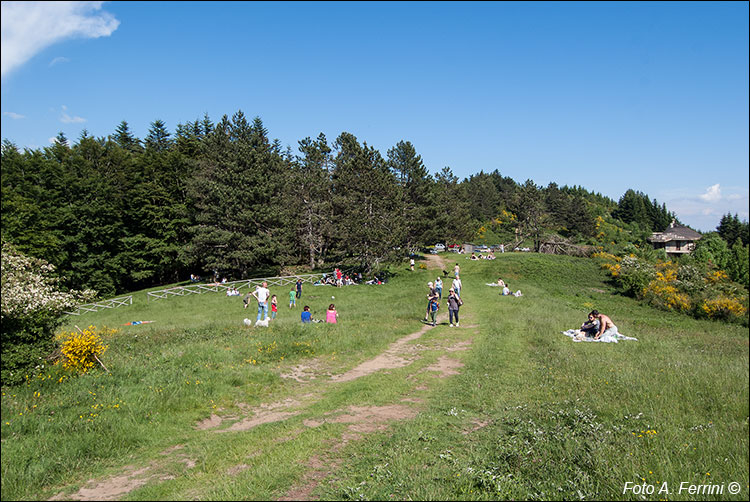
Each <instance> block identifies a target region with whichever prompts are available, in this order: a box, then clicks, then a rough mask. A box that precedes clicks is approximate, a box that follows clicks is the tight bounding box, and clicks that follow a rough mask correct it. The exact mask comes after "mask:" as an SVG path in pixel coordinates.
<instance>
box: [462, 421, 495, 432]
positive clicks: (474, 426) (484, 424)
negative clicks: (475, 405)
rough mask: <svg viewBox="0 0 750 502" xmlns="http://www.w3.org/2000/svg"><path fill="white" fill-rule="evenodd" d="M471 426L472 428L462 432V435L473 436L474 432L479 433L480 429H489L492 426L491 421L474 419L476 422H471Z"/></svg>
mask: <svg viewBox="0 0 750 502" xmlns="http://www.w3.org/2000/svg"><path fill="white" fill-rule="evenodd" d="M471 424H472V426H471V427H469V428H468V429H467V430H464V431H462V432H461V434H464V435H466V434H471V433H472V432H474V431H478V430H479V429H483V428H484V427H487V426H488V425H490V421H489V420H478V419H474V420H472V421H471Z"/></svg>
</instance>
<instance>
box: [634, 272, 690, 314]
mask: <svg viewBox="0 0 750 502" xmlns="http://www.w3.org/2000/svg"><path fill="white" fill-rule="evenodd" d="M670 279H671V280H670ZM675 279H676V274H672V273H671V271H669V272H668V273H667V274H666V275H665V274H664V273H662V272H657V273H656V279H654V280H653V281H651V282H649V283H648V286H646V287H645V288H644V290H643V298H644V299H646V300H647V301H648V302H649V303H650V304H652V305H654V306H657V307H660V308H662V309H665V310H676V311H683V312H688V311H689V310H690V297H689V296H688V295H687V294H685V293H682V292H680V291H679V290H678V289H677V288H676V287H675V286H674V284H672V283H673V282H674V280H675Z"/></svg>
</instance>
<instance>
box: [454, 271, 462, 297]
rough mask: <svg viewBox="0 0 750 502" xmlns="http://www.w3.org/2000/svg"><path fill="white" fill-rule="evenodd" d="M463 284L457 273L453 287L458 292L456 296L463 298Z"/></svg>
mask: <svg viewBox="0 0 750 502" xmlns="http://www.w3.org/2000/svg"><path fill="white" fill-rule="evenodd" d="M462 286H463V284H462V283H461V277H459V276H458V275H456V278H455V279H453V284H452V285H451V289H452V290H454V291H455V292H456V296H458V297H459V298H461V287H462Z"/></svg>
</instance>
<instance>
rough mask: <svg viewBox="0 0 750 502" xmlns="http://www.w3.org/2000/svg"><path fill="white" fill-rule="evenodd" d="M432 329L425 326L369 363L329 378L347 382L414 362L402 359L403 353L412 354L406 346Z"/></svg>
mask: <svg viewBox="0 0 750 502" xmlns="http://www.w3.org/2000/svg"><path fill="white" fill-rule="evenodd" d="M432 327H433V326H429V325H425V326H423V327H422V329H421V330H419V331H417V332H416V333H412V334H410V335H406V336H405V337H403V338H400V339H398V340H396V341H395V342H393V343H392V344H391V345H389V346H388V348H387V349H386V350H385V352H383V353H382V354H380V355H379V356H377V357H375V358H374V359H370V360H369V361H365V362H363V363H362V364H360V365H359V366H357V367H355V368H353V369H351V370H349V371H347V372H346V373H344V374H342V375H334V376H332V377H331V380H333V381H334V382H348V381H350V380H354V379H356V378H359V377H363V376H365V375H369V374H371V373H375V372H376V371H380V370H384V369H394V368H403V367H404V366H407V365H409V364H411V363H412V362H413V361H414V360H413V359H409V358H405V357H402V356H403V354H404V353H405V352H412V353H413V352H414V350H413V349H410V347H409V345H408V344H409V342H411V341H412V340H416V339H417V338H419V337H421V336H422V335H423V334H425V333H426V332H427V330H429V329H431V328H432Z"/></svg>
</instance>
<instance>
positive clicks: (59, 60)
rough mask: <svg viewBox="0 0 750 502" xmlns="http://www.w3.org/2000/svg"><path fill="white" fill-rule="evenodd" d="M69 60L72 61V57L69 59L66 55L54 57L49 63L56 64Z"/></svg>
mask: <svg viewBox="0 0 750 502" xmlns="http://www.w3.org/2000/svg"><path fill="white" fill-rule="evenodd" d="M69 61H70V59H68V58H66V57H57V58H55V59H53V60H52V61H50V62H49V65H50V66H55V65H56V64H60V63H67V62H69Z"/></svg>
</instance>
